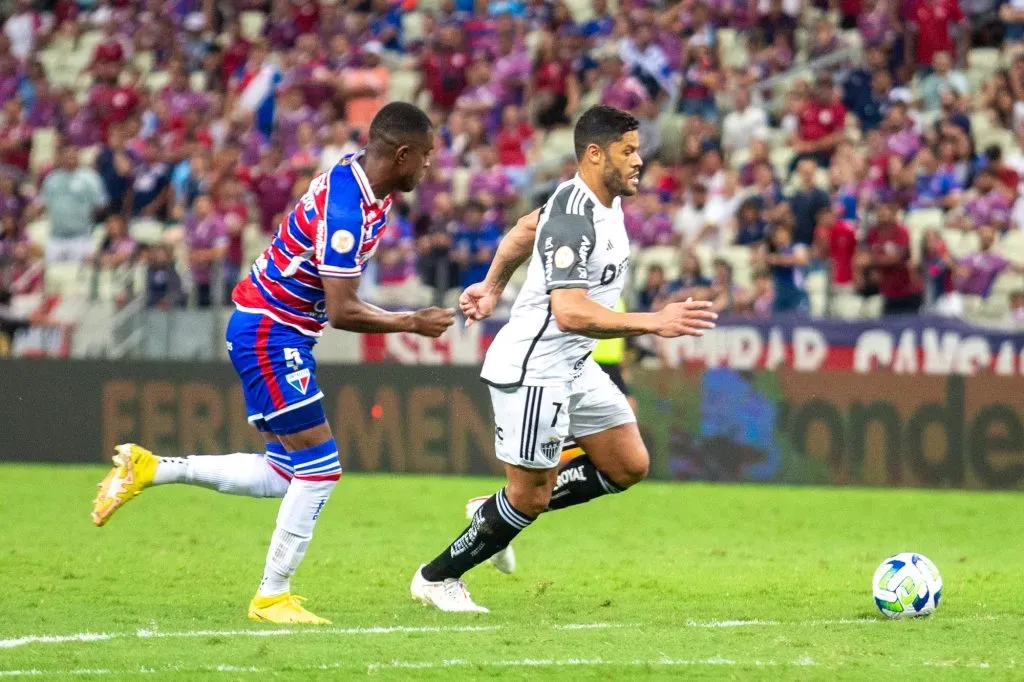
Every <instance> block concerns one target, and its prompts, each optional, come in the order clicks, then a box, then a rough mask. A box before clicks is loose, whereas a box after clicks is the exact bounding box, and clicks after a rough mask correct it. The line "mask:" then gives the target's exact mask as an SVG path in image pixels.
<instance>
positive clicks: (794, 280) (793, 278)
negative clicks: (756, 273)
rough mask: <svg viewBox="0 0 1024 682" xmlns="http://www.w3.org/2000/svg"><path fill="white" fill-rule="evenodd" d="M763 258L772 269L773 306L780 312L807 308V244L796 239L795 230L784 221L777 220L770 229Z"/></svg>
mask: <svg viewBox="0 0 1024 682" xmlns="http://www.w3.org/2000/svg"><path fill="white" fill-rule="evenodd" d="M761 261H762V262H763V263H764V265H765V266H766V267H767V268H768V270H769V271H770V272H771V276H772V288H773V290H774V293H775V298H774V303H773V310H774V311H775V312H777V313H791V312H805V311H806V310H807V291H806V289H805V288H804V268H806V267H807V265H808V263H809V262H810V255H809V253H808V249H807V245H806V244H803V243H800V242H795V241H794V239H793V231H792V230H791V229H790V228H789V226H787V225H785V224H777V225H775V226H773V227H772V229H771V231H770V232H769V233H768V241H767V243H766V244H764V245H763V246H762V250H761Z"/></svg>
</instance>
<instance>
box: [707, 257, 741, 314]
mask: <svg viewBox="0 0 1024 682" xmlns="http://www.w3.org/2000/svg"><path fill="white" fill-rule="evenodd" d="M712 266H713V268H714V271H713V275H712V278H711V283H710V284H709V285H708V288H707V291H704V292H699V293H700V297H701V298H705V299H707V300H710V301H711V309H712V310H714V311H715V312H718V313H724V312H734V311H736V310H738V309H740V310H741V309H743V308H744V307H746V305H747V292H746V291H744V290H743V288H742V287H740V286H739V285H737V284H736V283H735V282H733V278H732V264H731V263H729V261H727V260H725V259H724V258H716V259H715V261H714V263H713V264H712Z"/></svg>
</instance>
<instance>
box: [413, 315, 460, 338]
mask: <svg viewBox="0 0 1024 682" xmlns="http://www.w3.org/2000/svg"><path fill="white" fill-rule="evenodd" d="M412 321H413V329H412V330H413V333H415V334H420V335H421V336H429V337H430V338H432V339H436V338H437V337H438V336H441V334H444V330H445V329H448V327H450V326H452V325H453V324H455V310H454V309H453V308H424V309H422V310H417V311H416V312H415V313H413V314H412Z"/></svg>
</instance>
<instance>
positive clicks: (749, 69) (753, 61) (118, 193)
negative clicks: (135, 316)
mask: <svg viewBox="0 0 1024 682" xmlns="http://www.w3.org/2000/svg"><path fill="white" fill-rule="evenodd" d="M2 4H3V5H4V10H3V15H2V18H3V31H2V33H0V205H2V207H3V210H2V218H0V220H2V223H0V325H7V326H10V325H17V324H25V323H27V322H31V321H32V320H40V319H45V317H46V315H47V311H48V310H50V309H51V308H52V306H53V305H54V304H55V301H57V300H58V298H59V297H61V296H63V297H64V298H65V299H67V298H74V297H76V296H83V297H92V298H96V297H99V298H100V299H109V300H112V301H115V302H116V303H117V304H119V305H120V304H124V303H125V302H127V301H128V300H129V299H133V298H138V297H142V300H144V301H145V304H146V305H148V306H150V307H157V308H171V307H177V306H185V305H189V306H198V307H207V306H211V305H221V304H225V303H226V302H227V300H228V297H229V294H230V289H231V287H232V285H233V283H234V282H235V281H237V279H238V277H239V276H240V274H243V273H244V272H245V270H246V268H247V267H248V265H249V263H250V262H251V259H252V257H253V256H254V255H255V254H256V253H258V250H259V248H260V246H261V244H262V243H264V242H265V241H266V239H267V237H268V235H269V234H270V233H272V232H273V230H274V229H275V227H276V225H277V224H278V222H279V221H280V219H281V216H282V214H283V213H284V212H285V211H286V210H288V209H289V208H290V206H291V205H292V204H293V202H295V200H296V198H297V197H298V196H299V195H300V194H301V193H302V192H303V191H304V189H305V187H306V186H307V185H308V183H309V182H310V180H311V178H312V177H313V176H314V175H315V174H316V173H317V172H319V171H320V170H321V169H325V168H327V167H329V166H330V165H332V164H333V163H334V162H335V161H336V160H337V159H339V158H340V157H341V156H342V155H344V154H347V153H350V152H353V151H356V150H358V149H359V148H360V144H361V141H362V140H363V139H364V136H365V134H366V128H367V124H368V122H369V120H370V119H371V118H372V116H373V114H374V113H375V112H376V111H377V109H378V108H379V107H380V106H382V104H383V103H385V102H387V101H389V100H390V99H410V100H414V101H416V102H418V103H420V104H422V105H423V106H425V107H426V108H427V109H428V111H429V112H430V115H431V116H432V118H433V119H434V120H435V122H436V127H437V131H438V135H437V149H436V154H435V158H434V163H433V167H432V170H431V171H430V173H429V175H428V177H427V178H426V179H425V181H424V182H423V184H422V186H421V187H420V188H419V190H418V191H417V192H416V193H415V194H412V195H408V196H405V197H403V198H402V199H401V201H399V202H398V203H397V207H396V209H395V210H393V211H392V213H391V217H390V221H391V223H390V226H389V228H388V231H387V233H386V236H385V238H384V240H383V241H382V243H381V245H380V247H379V251H378V257H377V259H376V266H375V268H374V270H373V272H372V276H371V277H368V278H367V279H369V280H370V281H368V282H366V286H367V292H366V295H367V296H368V297H369V298H370V300H373V301H375V302H377V303H380V304H385V305H387V304H408V305H421V304H425V303H427V302H429V301H431V300H439V301H440V300H444V299H445V298H449V299H450V294H451V292H452V291H455V290H457V289H458V288H459V287H462V286H465V285H467V284H469V283H472V282H474V281H478V280H479V279H481V278H482V277H483V275H484V273H485V272H486V270H487V266H488V263H489V260H490V258H491V256H492V254H493V253H494V250H495V247H496V245H497V243H498V241H499V240H500V239H501V235H502V233H503V231H504V230H505V228H506V227H507V226H508V225H509V224H510V223H511V222H512V221H514V220H515V218H516V217H517V216H518V215H519V214H520V213H521V212H524V211H527V210H529V209H531V208H533V207H535V206H536V205H538V202H540V201H542V200H543V198H544V196H545V193H547V192H549V191H550V190H551V189H552V188H553V187H554V185H555V184H557V183H558V182H559V181H561V180H563V179H565V178H567V177H569V176H570V175H571V174H572V173H573V172H574V159H573V156H572V143H571V142H572V134H571V124H572V122H573V120H574V117H575V116H577V115H578V114H579V113H580V112H581V111H582V110H584V109H585V108H586V107H588V106H590V105H592V104H594V103H598V102H603V103H606V104H611V105H614V106H617V107H620V108H623V109H626V110H628V111H630V112H631V113H633V114H634V115H635V116H636V117H637V118H638V119H639V120H640V121H641V135H642V139H643V146H644V148H643V150H642V153H643V156H644V158H645V159H646V161H647V163H646V166H645V169H644V175H643V179H642V187H641V193H640V196H638V197H636V198H634V199H630V200H628V201H627V202H626V204H625V211H626V216H627V227H628V229H629V231H630V235H631V238H632V240H633V242H634V244H635V246H636V249H637V254H636V257H635V259H634V264H633V271H634V286H633V296H634V298H635V301H634V303H633V305H634V306H635V307H638V308H651V307H657V306H659V305H662V304H663V303H664V302H665V301H668V300H671V299H673V298H679V297H685V296H691V295H694V296H706V297H709V298H711V299H713V300H714V301H715V302H716V306H717V307H718V308H719V309H721V310H727V311H732V312H736V313H743V314H749V315H758V316H767V315H771V314H776V313H785V312H794V311H795V312H810V313H812V314H819V315H820V314H834V315H841V316H844V317H856V316H860V315H870V314H875V313H877V310H876V309H875V308H877V304H880V305H881V308H880V309H881V311H883V312H885V313H889V314H899V313H917V312H918V311H922V310H929V311H934V312H938V313H940V314H947V315H962V314H967V315H975V316H981V317H987V318H989V319H993V320H996V319H1003V320H1008V321H1015V322H1016V323H1020V324H1024V290H1022V289H1024V287H1022V285H1021V282H1022V280H1021V278H1020V276H1019V274H1018V273H1019V272H1020V271H1021V270H1020V268H1021V265H1020V264H1021V263H1024V234H1022V233H1021V229H1022V227H1024V198H1022V195H1021V192H1020V183H1021V174H1022V173H1024V153H1022V145H1024V52H1021V51H1019V49H1018V48H1021V47H1022V46H1024V43H1022V40H1024V3H1021V2H1020V0H1009V1H1008V2H1005V3H1004V2H1001V1H1000V0H964V1H963V2H962V3H961V2H959V0H831V1H830V2H820V1H817V0H816V1H814V2H809V3H808V4H805V2H802V1H801V0H745V1H741V0H708V1H707V2H705V1H703V0H682V1H680V2H673V1H671V0H668V1H662V2H654V1H652V2H645V1H643V0H620V2H618V3H610V2H606V1H605V0H593V2H589V1H587V0H575V1H572V2H570V1H568V0H566V1H564V2H550V1H548V0H526V1H515V0H513V1H501V2H482V1H481V2H473V1H472V0H440V1H435V2H416V1H415V0H397V1H396V0H369V1H358V0H319V1H318V0H272V1H271V2H265V1H261V0H50V1H38V2H32V1H30V0H8V1H6V2H4V3H2ZM865 302H867V303H865ZM872 302H875V303H874V304H873V303H872ZM873 306H874V307H873Z"/></svg>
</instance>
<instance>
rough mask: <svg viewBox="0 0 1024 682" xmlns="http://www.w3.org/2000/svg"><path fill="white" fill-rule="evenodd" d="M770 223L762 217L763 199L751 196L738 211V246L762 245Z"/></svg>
mask: <svg viewBox="0 0 1024 682" xmlns="http://www.w3.org/2000/svg"><path fill="white" fill-rule="evenodd" d="M767 226H768V224H767V223H766V222H765V221H764V218H762V217H761V201H760V199H758V198H757V197H751V198H749V199H746V200H744V202H743V203H742V204H740V207H739V210H738V211H737V212H736V242H735V244H736V246H754V247H756V246H760V245H761V242H762V241H764V234H765V229H766V228H767Z"/></svg>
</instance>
